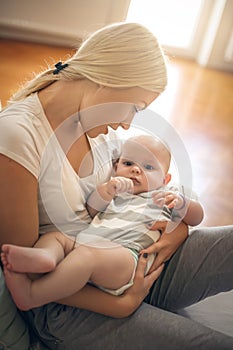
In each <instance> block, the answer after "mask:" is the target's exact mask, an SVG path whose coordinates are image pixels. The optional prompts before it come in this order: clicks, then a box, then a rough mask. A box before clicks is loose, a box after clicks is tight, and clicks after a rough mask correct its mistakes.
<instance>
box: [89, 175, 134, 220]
mask: <svg viewBox="0 0 233 350" xmlns="http://www.w3.org/2000/svg"><path fill="white" fill-rule="evenodd" d="M132 191H133V182H132V180H130V179H127V178H125V177H121V176H117V177H114V178H112V179H110V180H109V181H107V182H105V183H103V184H101V185H98V186H97V188H96V190H95V191H93V192H92V193H91V195H90V196H89V198H88V200H87V210H88V212H89V214H90V215H91V217H94V216H95V215H96V214H97V213H98V212H100V211H104V210H105V209H106V207H107V206H108V205H109V203H110V202H111V200H112V199H113V198H114V197H115V196H116V195H117V194H119V193H123V192H132Z"/></svg>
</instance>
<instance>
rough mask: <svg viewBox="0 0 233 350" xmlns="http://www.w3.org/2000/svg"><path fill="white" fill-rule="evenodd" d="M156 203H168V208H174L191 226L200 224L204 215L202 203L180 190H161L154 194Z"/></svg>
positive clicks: (159, 204)
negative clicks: (186, 195)
mask: <svg viewBox="0 0 233 350" xmlns="http://www.w3.org/2000/svg"><path fill="white" fill-rule="evenodd" d="M153 201H154V203H155V204H156V205H158V206H162V205H164V204H165V205H167V206H168V208H170V209H172V208H174V209H175V210H176V211H177V212H178V214H179V216H180V217H181V218H182V221H183V222H184V223H185V224H187V225H189V226H196V225H199V224H200V223H201V222H202V220H203V216H204V210H203V207H202V205H201V204H200V203H199V202H198V201H196V200H194V199H190V198H187V197H185V196H184V195H183V194H181V193H179V192H178V191H161V192H158V193H156V194H155V195H154V196H153Z"/></svg>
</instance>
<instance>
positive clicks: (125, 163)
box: [123, 160, 133, 166]
mask: <svg viewBox="0 0 233 350" xmlns="http://www.w3.org/2000/svg"><path fill="white" fill-rule="evenodd" d="M123 164H124V165H125V166H131V165H133V162H131V161H130V160H125V161H124V162H123Z"/></svg>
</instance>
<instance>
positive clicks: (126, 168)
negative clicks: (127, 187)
mask: <svg viewBox="0 0 233 350" xmlns="http://www.w3.org/2000/svg"><path fill="white" fill-rule="evenodd" d="M116 175H117V176H124V177H126V178H129V179H131V180H132V181H133V184H134V194H139V193H142V192H148V191H152V190H156V189H158V188H159V187H161V186H163V184H164V178H165V174H164V171H163V169H162V167H161V164H160V162H159V161H158V159H157V157H156V155H155V152H153V150H152V149H149V148H148V147H146V146H144V145H143V144H139V143H137V142H133V143H131V142H126V144H125V145H124V147H123V152H122V155H121V157H120V159H119V163H118V166H117V171H116Z"/></svg>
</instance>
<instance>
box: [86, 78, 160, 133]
mask: <svg viewBox="0 0 233 350" xmlns="http://www.w3.org/2000/svg"><path fill="white" fill-rule="evenodd" d="M95 87H96V88H95V89H89V90H88V93H87V94H85V97H83V99H82V103H81V108H80V109H81V110H80V122H81V125H82V127H83V129H84V132H86V133H87V134H88V136H90V137H92V138H94V137H96V136H98V135H99V134H107V132H108V127H109V126H110V127H111V128H112V129H114V130H116V129H117V128H118V127H119V126H121V127H122V128H123V129H128V128H129V126H130V124H131V122H132V120H133V117H134V115H135V113H136V112H139V111H140V110H143V109H145V108H146V107H147V106H149V105H150V104H151V102H152V101H154V100H155V99H156V98H157V97H158V95H159V94H158V93H155V92H151V91H147V90H145V89H142V88H139V87H134V88H129V89H123V88H122V89H116V88H109V87H103V86H97V85H96V84H95Z"/></svg>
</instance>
